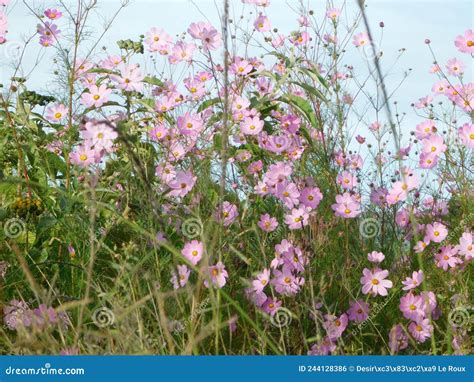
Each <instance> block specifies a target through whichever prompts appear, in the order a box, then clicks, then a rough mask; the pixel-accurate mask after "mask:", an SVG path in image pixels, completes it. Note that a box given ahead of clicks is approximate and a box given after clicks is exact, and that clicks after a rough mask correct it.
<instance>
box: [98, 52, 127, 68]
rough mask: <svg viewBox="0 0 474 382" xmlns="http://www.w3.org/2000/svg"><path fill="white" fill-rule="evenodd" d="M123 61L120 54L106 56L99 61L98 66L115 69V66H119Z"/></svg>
mask: <svg viewBox="0 0 474 382" xmlns="http://www.w3.org/2000/svg"><path fill="white" fill-rule="evenodd" d="M122 62H123V58H122V56H117V55H115V56H108V57H107V58H106V59H105V60H103V61H102V62H101V63H100V67H102V68H104V69H109V70H112V69H115V68H116V67H117V66H119V65H120V64H121V63H122Z"/></svg>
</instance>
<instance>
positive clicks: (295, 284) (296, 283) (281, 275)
mask: <svg viewBox="0 0 474 382" xmlns="http://www.w3.org/2000/svg"><path fill="white" fill-rule="evenodd" d="M274 275H275V278H274V279H273V280H272V281H271V283H272V285H273V286H274V287H275V291H276V292H277V293H280V294H283V295H288V296H291V295H295V294H296V293H298V291H299V290H300V288H301V285H303V284H304V278H299V277H295V276H294V275H293V272H292V271H291V270H290V268H289V267H286V266H284V267H283V268H282V270H281V271H280V270H278V269H276V270H274Z"/></svg>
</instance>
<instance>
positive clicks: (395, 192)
mask: <svg viewBox="0 0 474 382" xmlns="http://www.w3.org/2000/svg"><path fill="white" fill-rule="evenodd" d="M417 187H418V177H417V176H415V175H414V174H413V173H412V172H411V170H408V169H406V170H405V173H404V176H403V180H402V181H398V182H395V183H393V185H392V189H391V190H389V192H388V195H387V203H388V204H389V205H393V204H396V203H398V202H401V201H404V200H406V199H407V197H408V193H409V192H410V191H412V190H414V189H415V188H417Z"/></svg>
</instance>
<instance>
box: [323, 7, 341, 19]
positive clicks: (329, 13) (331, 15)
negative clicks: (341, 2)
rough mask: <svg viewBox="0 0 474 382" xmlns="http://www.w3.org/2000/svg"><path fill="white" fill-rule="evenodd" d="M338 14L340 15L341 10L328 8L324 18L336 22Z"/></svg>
mask: <svg viewBox="0 0 474 382" xmlns="http://www.w3.org/2000/svg"><path fill="white" fill-rule="evenodd" d="M340 14H341V10H340V9H339V8H329V9H328V10H327V11H326V17H327V18H328V19H331V20H334V21H336V20H337V18H338V17H339V15H340Z"/></svg>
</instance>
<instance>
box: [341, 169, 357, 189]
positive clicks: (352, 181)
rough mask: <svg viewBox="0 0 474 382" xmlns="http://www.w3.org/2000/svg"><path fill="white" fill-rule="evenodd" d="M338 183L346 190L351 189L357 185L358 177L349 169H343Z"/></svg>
mask: <svg viewBox="0 0 474 382" xmlns="http://www.w3.org/2000/svg"><path fill="white" fill-rule="evenodd" d="M336 180H337V184H339V185H340V186H341V187H342V188H344V189H346V190H351V189H353V188H354V187H357V184H358V182H357V178H356V177H355V176H354V175H352V174H351V173H350V172H349V171H343V172H342V173H340V174H339V175H338V176H337V179H336Z"/></svg>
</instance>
